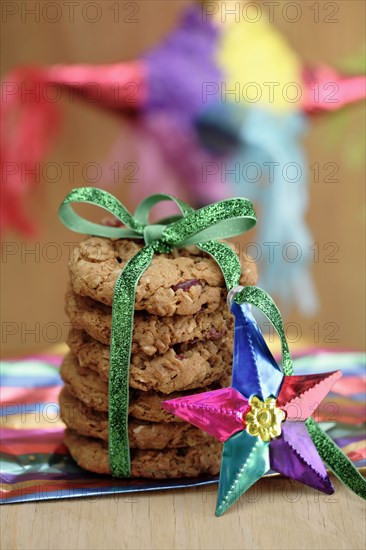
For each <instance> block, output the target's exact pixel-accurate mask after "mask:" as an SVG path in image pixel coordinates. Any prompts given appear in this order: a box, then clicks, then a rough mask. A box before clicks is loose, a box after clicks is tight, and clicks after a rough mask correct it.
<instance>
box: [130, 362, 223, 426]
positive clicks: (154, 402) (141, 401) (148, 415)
mask: <svg viewBox="0 0 366 550" xmlns="http://www.w3.org/2000/svg"><path fill="white" fill-rule="evenodd" d="M230 382H231V376H230V372H229V370H228V371H226V372H225V373H224V374H223V376H222V377H221V378H220V380H218V381H217V382H215V383H214V384H211V385H210V386H207V387H205V388H198V389H195V390H188V391H186V392H173V393H171V394H169V395H164V394H162V393H157V392H142V391H138V390H137V391H136V390H131V392H130V403H129V414H130V416H133V417H134V418H137V419H139V420H146V421H149V422H184V420H182V419H181V418H179V417H178V416H175V415H174V414H171V413H168V411H166V410H165V409H163V408H162V406H161V403H162V401H165V400H166V399H176V398H177V397H183V396H184V395H187V394H189V395H192V394H194V393H201V392H204V391H213V390H217V389H218V388H226V387H228V386H230Z"/></svg>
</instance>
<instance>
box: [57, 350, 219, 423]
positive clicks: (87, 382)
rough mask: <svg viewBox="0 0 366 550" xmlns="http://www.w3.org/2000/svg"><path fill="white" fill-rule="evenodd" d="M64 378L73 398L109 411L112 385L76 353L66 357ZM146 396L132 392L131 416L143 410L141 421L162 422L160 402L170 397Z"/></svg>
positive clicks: (63, 368) (149, 394)
mask: <svg viewBox="0 0 366 550" xmlns="http://www.w3.org/2000/svg"><path fill="white" fill-rule="evenodd" d="M228 374H229V373H228V372H227V371H225V372H224V376H223V377H221V378H220V384H219V385H217V386H216V387H220V386H221V385H224V386H226V385H227V381H228V378H229V376H228ZM61 376H62V379H63V380H64V382H65V385H66V386H67V388H68V389H69V391H70V392H71V393H72V395H73V396H74V397H76V398H77V399H79V400H80V401H82V402H83V403H84V404H85V405H86V406H87V407H91V408H93V409H96V410H97V411H101V412H106V411H108V382H107V381H105V380H102V379H101V378H100V376H99V375H98V374H97V372H95V371H94V370H91V369H89V368H87V367H80V365H79V362H78V360H77V358H76V357H75V356H74V355H73V354H72V353H69V354H68V355H67V356H66V357H65V359H64V361H63V363H62V365H61ZM221 380H222V383H221ZM214 388H215V387H214ZM200 391H202V389H200ZM143 393H145V392H136V391H132V392H131V393H130V395H131V399H130V411H129V412H130V414H134V416H135V415H136V414H138V412H137V411H140V416H137V418H140V419H143V420H149V421H151V422H154V421H159V420H157V419H160V418H161V415H162V414H163V413H162V411H160V403H161V401H162V400H164V399H167V397H166V395H164V394H160V395H159V394H156V393H155V397H154V393H153V392H146V397H144V396H143ZM171 395H172V394H169V399H171V398H172V397H171ZM180 395H182V394H180ZM164 418H165V420H167V419H169V418H171V417H169V416H166V415H164Z"/></svg>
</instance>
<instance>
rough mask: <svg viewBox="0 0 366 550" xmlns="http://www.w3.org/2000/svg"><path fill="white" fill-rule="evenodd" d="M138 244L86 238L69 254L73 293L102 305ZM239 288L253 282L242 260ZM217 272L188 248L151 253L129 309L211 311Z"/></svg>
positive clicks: (251, 267) (217, 291)
mask: <svg viewBox="0 0 366 550" xmlns="http://www.w3.org/2000/svg"><path fill="white" fill-rule="evenodd" d="M142 247H143V243H141V242H140V241H134V240H128V239H119V240H111V239H106V238H102V237H87V238H86V239H84V240H83V241H82V242H81V243H80V244H79V245H78V246H76V247H75V248H74V250H73V253H72V256H71V259H70V264H69V269H70V277H71V283H72V287H73V290H74V292H76V293H77V294H80V295H82V296H89V297H90V298H93V299H94V300H97V301H99V302H102V303H103V304H106V305H108V306H111V305H112V301H113V291H114V286H115V283H116V280H117V277H118V276H119V274H120V273H121V271H122V269H123V268H124V266H125V265H126V263H127V262H128V260H129V259H130V258H132V257H133V256H134V255H135V254H136V253H137V252H138V251H139V250H141V248H142ZM241 263H242V277H241V279H240V284H242V285H254V284H256V282H257V273H256V267H255V264H254V262H253V261H251V260H249V259H248V258H247V257H243V258H242V261H241ZM224 286H225V285H224V278H223V275H222V272H221V270H220V268H219V266H218V265H217V263H216V262H215V260H214V259H213V258H211V257H210V256H209V255H208V254H205V253H204V252H201V251H200V250H199V249H198V248H197V247H194V246H190V247H187V248H183V249H174V250H173V251H172V252H171V253H170V254H156V255H155V256H154V258H153V260H152V262H151V265H150V266H149V267H148V268H147V270H146V271H145V272H144V273H143V275H142V277H141V278H140V281H139V283H138V285H137V288H136V296H135V309H136V310H146V311H147V312H149V313H151V314H153V315H160V316H172V315H175V314H177V315H194V314H195V313H197V312H198V311H200V310H201V309H202V308H206V309H208V310H209V311H215V309H217V308H218V307H219V305H220V301H221V297H222V289H223V288H224Z"/></svg>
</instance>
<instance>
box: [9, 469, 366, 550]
mask: <svg viewBox="0 0 366 550" xmlns="http://www.w3.org/2000/svg"><path fill="white" fill-rule="evenodd" d="M333 481H334V485H335V489H336V492H335V494H334V495H332V496H326V495H323V494H322V493H318V492H315V491H313V490H311V489H308V488H306V487H305V486H303V485H299V484H295V483H294V482H291V481H289V480H287V479H281V478H270V479H262V480H261V481H260V482H259V483H258V484H256V485H255V486H254V487H252V489H251V490H249V491H248V492H247V493H246V494H245V495H244V496H243V497H242V499H241V500H240V503H239V504H236V505H234V506H233V507H232V508H231V509H230V510H229V511H228V512H227V513H226V514H225V515H224V516H222V517H221V518H216V517H215V515H214V509H215V499H216V490H217V487H216V486H206V487H201V488H194V489H181V490H174V491H160V492H150V493H149V492H146V493H142V494H141V493H140V494H135V495H126V496H123V495H121V496H117V495H116V496H110V497H108V496H107V497H95V498H86V499H70V500H65V499H62V500H61V499H60V500H58V501H48V502H46V501H43V502H35V503H33V502H29V503H21V504H11V505H6V506H2V507H1V509H0V513H1V535H2V537H1V538H2V544H1V548H2V549H5V550H15V549H22V550H23V549H24V550H32V549H42V550H44V549H65V550H66V549H75V550H79V549H114V548H128V549H130V548H131V549H139V550H143V549H159V550H160V549H161V550H163V549H184V550H186V549H201V548H202V549H210V550H214V549H216V548H217V549H219V548H220V549H221V548H222V549H230V550H234V549H237V548H238V549H239V548H240V549H250V550H252V549H257V548H260V549H262V548H263V549H281V550H285V549H298V548H309V549H314V550H318V549H319V550H320V549H328V548H329V549H333V550H336V549H338V548H347V549H352V550H358V549H362V550H363V549H364V548H365V541H366V533H365V525H366V522H365V510H366V507H365V503H364V501H362V500H361V499H360V498H358V497H356V496H355V495H353V494H352V493H351V492H350V491H349V490H347V489H345V488H344V487H342V486H341V485H340V483H339V482H338V480H337V479H334V478H333Z"/></svg>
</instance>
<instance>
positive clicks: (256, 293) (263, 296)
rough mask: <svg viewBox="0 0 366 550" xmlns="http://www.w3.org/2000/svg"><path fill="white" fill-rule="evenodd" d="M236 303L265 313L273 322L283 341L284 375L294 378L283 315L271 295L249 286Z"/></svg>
mask: <svg viewBox="0 0 366 550" xmlns="http://www.w3.org/2000/svg"><path fill="white" fill-rule="evenodd" d="M234 301H235V302H236V303H238V304H244V303H247V304H251V305H252V306H255V307H257V308H258V309H259V310H260V311H261V312H262V313H264V315H265V316H266V317H267V319H268V320H269V321H271V323H272V325H273V326H274V328H275V329H276V331H277V333H278V336H279V337H280V340H281V346H282V371H283V374H284V375H285V376H292V374H293V366H292V357H291V353H290V350H289V347H288V343H287V338H286V334H285V329H284V326H283V322H282V317H281V313H280V310H279V309H278V307H277V306H276V304H275V303H274V301H273V300H272V298H271V297H270V295H269V294H267V292H265V291H264V290H262V289H261V288H258V287H256V286H247V287H245V288H243V289H242V290H240V291H239V292H238V293H237V294H235V296H234Z"/></svg>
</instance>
